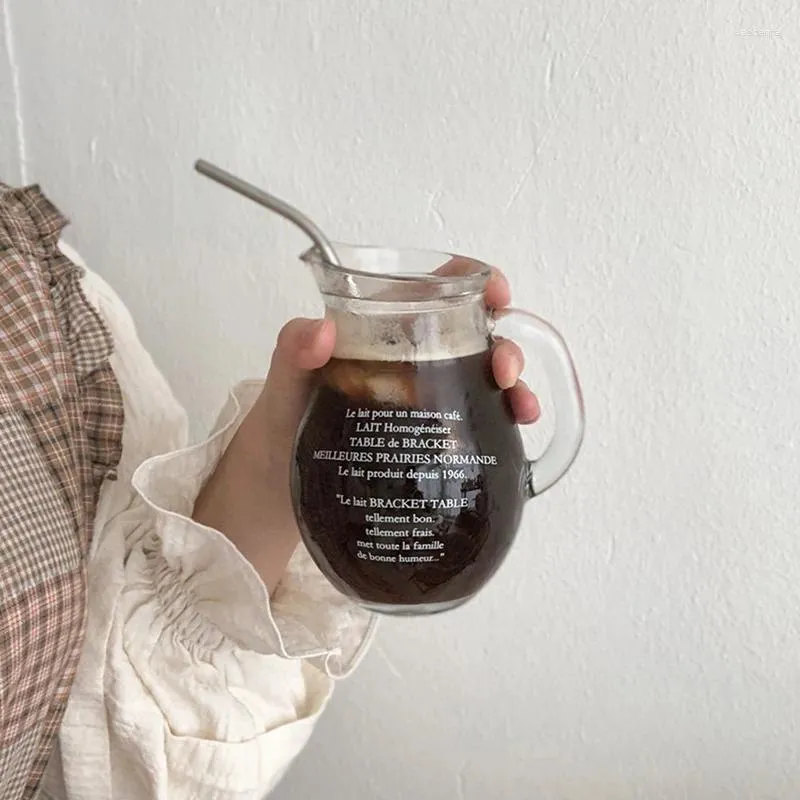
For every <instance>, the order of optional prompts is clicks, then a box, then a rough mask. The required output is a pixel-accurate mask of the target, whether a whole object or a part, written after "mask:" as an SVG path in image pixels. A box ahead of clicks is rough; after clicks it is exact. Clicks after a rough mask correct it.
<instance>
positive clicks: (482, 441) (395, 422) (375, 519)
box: [291, 244, 584, 615]
mask: <svg viewBox="0 0 800 800" xmlns="http://www.w3.org/2000/svg"><path fill="white" fill-rule="evenodd" d="M335 249H336V253H337V255H338V257H339V259H340V261H341V263H342V265H343V267H339V266H334V265H332V264H330V263H328V262H327V261H326V259H325V257H324V256H323V255H322V254H321V252H320V251H319V250H318V249H317V248H312V249H311V250H308V251H307V252H306V253H304V254H303V256H302V257H301V258H302V260H303V261H305V262H306V263H307V264H309V265H310V266H311V268H312V270H313V274H314V277H315V279H316V281H317V284H318V286H319V289H320V292H321V294H322V297H323V300H324V303H325V313H326V317H327V318H329V319H332V320H333V321H334V322H335V324H336V327H337V338H336V348H335V351H334V354H333V358H332V359H331V361H330V362H329V363H328V364H327V365H326V366H325V367H323V368H322V369H320V370H318V372H317V374H316V376H315V388H314V391H313V394H312V396H311V399H310V401H309V404H308V408H307V410H306V413H305V416H304V418H303V421H302V423H301V425H300V428H299V430H298V433H297V438H296V441H295V448H294V455H293V459H292V464H293V469H292V480H291V485H292V498H293V503H294V509H295V515H296V517H297V521H298V524H299V527H300V531H301V534H302V537H303V541H304V543H305V545H306V547H307V548H308V551H309V553H310V554H311V556H312V558H313V559H314V561H315V563H316V564H317V566H318V567H319V568H320V570H321V571H322V572H323V574H324V575H325V576H326V577H327V578H328V580H330V581H331V583H332V584H333V585H334V586H335V587H336V588H337V589H338V590H339V591H341V592H342V593H344V594H345V595H347V596H348V597H350V598H352V599H353V600H355V601H356V602H358V603H360V604H361V605H362V606H365V607H366V608H369V609H371V610H373V611H376V612H380V613H385V614H394V615H419V614H431V613H436V612H439V611H446V610H448V609H451V608H455V607H456V606H459V605H461V604H462V603H464V602H466V601H467V600H469V599H470V598H471V597H473V596H474V595H475V594H476V593H477V592H478V591H479V590H480V589H481V588H482V587H483V586H484V585H485V584H486V583H487V582H488V581H489V579H490V578H491V577H492V575H493V574H494V573H495V571H496V570H497V568H498V567H499V566H500V564H501V563H502V561H503V560H504V558H505V556H506V554H507V553H508V551H509V548H510V547H511V544H512V543H513V541H514V538H515V535H516V532H517V529H518V527H519V522H520V518H521V514H522V509H523V506H524V504H525V502H526V501H527V500H529V499H530V498H532V497H534V496H536V495H539V494H541V493H542V492H544V491H546V490H547V489H549V488H550V487H551V486H553V485H554V484H555V483H556V482H557V481H558V480H559V479H560V478H561V477H562V476H563V475H564V474H565V473H566V472H567V470H568V469H569V468H570V466H571V465H572V463H573V461H574V459H575V457H576V456H577V453H578V450H579V448H580V445H581V441H582V438H583V428H584V412H583V401H582V397H581V390H580V385H579V383H578V378H577V375H576V373H575V369H574V366H573V362H572V358H571V356H570V353H569V350H568V349H567V347H566V345H565V344H564V341H563V340H562V338H561V336H560V335H559V334H558V333H557V332H556V331H555V330H554V329H553V328H552V327H551V326H550V325H549V324H548V323H546V322H544V321H543V320H541V319H539V318H537V317H535V316H533V315H531V314H528V313H527V312H524V311H518V310H516V309H504V310H501V311H492V310H491V309H487V308H486V305H485V303H484V300H483V293H484V289H485V287H486V283H487V280H488V278H489V275H490V268H489V267H488V266H487V265H486V264H483V263H481V262H480V261H475V260H473V259H469V258H464V257H461V256H452V255H449V254H443V253H435V252H429V251H423V250H393V249H389V248H380V247H362V246H349V245H343V244H338V245H335ZM494 336H504V337H507V338H511V339H514V340H515V341H517V342H518V343H519V344H520V346H521V347H522V348H523V350H525V351H526V355H527V356H529V357H530V356H533V357H535V358H537V359H538V360H539V361H540V362H541V364H542V366H543V368H544V371H545V375H546V377H547V380H548V383H549V386H550V393H551V396H552V399H553V404H554V406H555V412H556V426H555V433H554V435H553V438H552V440H551V441H550V443H549V445H548V447H547V449H546V450H545V452H544V454H543V455H542V456H541V457H540V458H538V459H537V460H536V461H531V460H528V459H527V458H526V456H525V453H524V449H523V444H522V439H521V436H520V433H519V429H518V428H517V425H516V424H515V422H514V419H513V417H512V414H511V411H510V409H509V407H508V404H507V400H506V397H505V395H504V393H503V392H502V391H500V390H499V389H498V387H497V385H496V383H495V382H494V379H493V377H492V372H491V365H490V353H491V347H492V341H493V337H494Z"/></svg>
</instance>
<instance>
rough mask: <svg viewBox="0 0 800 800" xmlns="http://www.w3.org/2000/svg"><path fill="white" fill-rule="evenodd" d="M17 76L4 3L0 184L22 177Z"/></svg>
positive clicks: (0, 21)
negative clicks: (18, 133)
mask: <svg viewBox="0 0 800 800" xmlns="http://www.w3.org/2000/svg"><path fill="white" fill-rule="evenodd" d="M16 75H17V71H16V67H15V63H14V52H13V42H12V41H11V34H10V30H9V27H8V22H7V20H6V7H5V4H0V182H2V183H6V184H9V185H11V186H13V185H15V184H17V183H19V181H20V180H21V178H22V176H21V175H20V166H21V165H20V150H19V138H18V135H17V120H18V116H17V112H18V105H17V95H18V92H17V87H16V86H15V78H16Z"/></svg>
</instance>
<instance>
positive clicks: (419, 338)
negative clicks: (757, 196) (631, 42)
mask: <svg viewBox="0 0 800 800" xmlns="http://www.w3.org/2000/svg"><path fill="white" fill-rule="evenodd" d="M326 316H327V318H328V319H331V320H333V322H334V323H335V324H336V330H337V336H336V348H335V350H334V353H333V356H334V358H338V359H343V360H352V361H396V362H420V361H444V360H446V359H451V358H464V357H466V356H471V355H475V354H476V353H480V352H483V351H484V350H486V349H487V346H488V344H487V343H488V337H489V326H488V317H487V314H486V311H485V308H484V306H483V304H482V303H481V302H474V301H473V302H468V303H463V304H461V305H457V306H448V307H445V308H442V309H441V310H439V311H435V312H432V311H429V310H426V311H425V312H424V313H406V314H380V313H374V314H371V313H367V314H363V313H354V310H351V309H337V308H330V307H329V308H328V310H327V312H326Z"/></svg>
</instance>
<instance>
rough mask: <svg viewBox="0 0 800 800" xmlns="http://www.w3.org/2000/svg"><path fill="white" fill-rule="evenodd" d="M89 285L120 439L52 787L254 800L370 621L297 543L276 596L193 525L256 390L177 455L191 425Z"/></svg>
mask: <svg viewBox="0 0 800 800" xmlns="http://www.w3.org/2000/svg"><path fill="white" fill-rule="evenodd" d="M86 291H87V296H89V297H90V300H93V301H94V302H95V304H96V306H97V307H98V308H100V310H101V313H103V315H104V316H105V317H106V319H107V321H108V324H109V327H110V328H111V329H112V333H113V334H114V337H115V341H116V343H117V353H116V354H115V359H117V362H116V363H115V371H116V372H117V376H118V379H119V381H120V385H121V387H122V390H123V395H124V397H125V402H126V414H127V417H126V431H125V440H124V442H123V463H122V464H121V465H120V469H119V480H118V481H117V482H116V483H115V484H110V485H109V486H108V488H107V491H106V490H104V493H103V495H102V496H101V500H100V505H99V508H98V517H97V526H96V528H97V530H96V533H95V541H94V552H93V555H92V559H91V562H90V565H89V576H88V579H89V587H88V591H89V617H88V623H87V625H88V627H87V636H86V645H85V648H84V652H83V656H82V660H81V664H80V667H79V670H78V676H77V679H76V682H75V685H74V687H73V691H72V694H71V696H70V702H69V707H68V710H67V714H66V717H65V720H64V723H63V726H62V730H61V734H60V737H59V745H60V753H59V756H58V757H57V758H56V759H55V760H54V765H53V767H52V769H51V770H50V773H51V774H50V776H49V778H48V791H49V792H50V794H51V796H53V797H60V796H64V797H67V798H70V800H72V798H74V800H94V798H98V800H99V798H108V797H120V798H130V800H139V799H140V798H141V800H144V798H147V800H182V798H186V799H187V800H188V799H189V798H193V799H194V798H203V800H206V798H207V799H208V800H217V799H218V800H228V799H229V798H230V799H231V800H232V799H233V798H237V800H242V799H244V798H254V799H255V798H258V800H261V798H264V797H265V795H266V794H267V793H268V792H269V791H270V790H271V789H272V788H273V787H274V785H275V784H276V783H277V782H278V781H279V780H280V778H281V777H282V775H283V774H284V772H285V770H286V768H287V767H288V766H289V764H290V763H291V761H292V760H293V759H294V757H295V756H296V755H297V754H298V753H299V752H300V750H301V749H302V748H303V746H304V745H305V743H306V742H307V740H308V737H309V736H310V734H311V732H312V729H313V727H314V724H315V722H316V720H317V718H318V716H319V714H320V713H321V711H322V710H323V709H324V708H325V705H326V704H327V702H328V699H329V698H330V695H331V692H332V688H333V681H334V679H336V678H340V677H343V676H346V675H347V674H348V673H350V672H351V671H352V670H353V668H354V667H355V666H356V665H357V663H358V662H359V660H360V658H361V656H362V655H363V653H364V651H365V648H366V645H367V643H368V642H369V641H370V639H371V634H372V631H373V627H374V623H373V618H372V617H371V616H370V615H369V614H367V613H366V612H364V611H363V610H361V609H360V608H358V607H356V606H354V605H353V604H352V603H350V602H349V601H348V600H347V599H346V598H344V597H343V596H342V595H340V594H339V593H338V592H336V591H335V590H334V589H333V588H332V587H331V586H330V584H328V582H327V581H326V580H325V579H324V578H323V577H322V575H321V573H320V572H319V571H318V570H317V569H316V567H315V566H314V565H313V563H312V562H311V560H310V558H309V556H308V554H307V553H306V551H305V549H304V548H302V547H301V548H299V549H298V551H297V552H296V553H295V555H294V557H293V558H292V561H291V563H290V565H289V568H288V570H287V572H286V574H285V576H284V578H283V580H282V582H281V584H280V586H279V588H278V589H277V590H276V592H275V594H274V596H273V598H272V600H270V598H269V597H268V594H267V591H266V589H265V587H264V584H263V583H262V581H261V579H260V578H259V576H258V574H257V573H256V572H255V570H254V569H253V568H252V566H251V565H250V563H249V562H248V561H246V560H245V559H244V558H243V557H242V555H241V554H240V553H239V552H238V551H237V549H236V548H235V546H234V545H233V544H232V543H231V542H230V541H229V540H228V539H227V538H225V537H224V536H223V535H222V534H221V533H219V532H218V531H215V530H212V529H210V528H207V527H204V526H202V525H199V524H197V523H195V522H193V521H192V520H191V518H190V517H191V512H192V508H193V506H194V500H195V497H196V496H197V494H198V492H199V490H200V488H201V486H202V485H203V483H204V482H205V480H206V478H207V477H208V476H209V475H210V474H211V473H212V472H213V470H214V468H215V466H216V464H217V461H218V460H219V458H220V456H221V455H222V453H223V452H224V450H225V448H226V447H227V445H228V443H229V442H230V440H231V439H232V437H233V435H234V433H235V431H236V429H237V427H238V424H239V422H240V421H241V420H242V418H243V417H244V415H245V414H246V413H247V411H248V409H249V408H250V406H251V405H252V403H253V402H254V401H255V399H256V397H257V395H258V393H259V391H260V383H246V384H241V385H240V386H239V387H237V388H236V390H235V391H234V392H233V393H232V395H231V397H230V399H229V401H228V404H227V405H226V407H225V409H224V410H223V412H222V414H221V415H220V418H219V421H218V424H217V426H216V428H215V430H214V432H213V433H212V435H211V437H210V438H209V439H208V440H207V441H204V442H202V443H200V444H197V445H195V446H192V447H185V436H186V434H185V428H186V426H185V416H184V414H183V412H182V410H181V409H180V407H179V406H178V405H177V404H176V403H175V401H174V398H173V397H172V395H171V393H169V390H168V387H166V384H165V383H164V381H163V378H161V376H160V375H159V374H158V372H157V370H155V367H154V366H153V365H152V362H151V361H150V360H149V357H147V355H146V354H145V353H144V351H143V350H142V349H141V345H140V344H139V343H138V339H136V337H135V331H134V329H133V325H132V323H131V322H130V319H129V317H128V316H127V312H125V310H124V308H122V307H121V303H120V302H119V300H118V299H117V298H116V297H115V296H114V295H113V293H112V292H111V290H110V289H108V287H107V286H105V284H103V283H102V282H101V281H99V280H98V279H96V276H90V285H89V286H87V289H86ZM167 449H169V450H170V452H167V453H164V454H161V455H159V454H158V453H159V452H161V451H163V450H167ZM265 535H268V531H265ZM62 770H63V779H64V782H63V786H59V785H58V784H60V780H58V779H57V777H56V774H57V773H58V772H61V771H62Z"/></svg>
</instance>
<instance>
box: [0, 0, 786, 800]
mask: <svg viewBox="0 0 800 800" xmlns="http://www.w3.org/2000/svg"><path fill="white" fill-rule="evenodd" d="M10 6H11V12H12V14H11V16H12V22H13V33H14V40H15V43H16V50H17V58H18V61H19V63H20V75H21V87H22V111H23V118H24V127H25V131H26V140H25V146H26V152H27V163H26V167H27V172H28V175H29V176H30V178H31V179H32V180H34V179H35V180H40V181H42V182H43V183H44V185H45V186H46V187H47V189H48V190H49V192H50V193H51V195H52V196H53V197H54V198H55V199H56V200H57V202H58V203H60V204H61V205H62V206H63V208H64V209H66V210H67V211H68V212H69V213H70V214H71V216H72V218H73V220H74V223H75V225H74V230H73V237H74V240H75V241H76V242H77V244H78V245H79V246H80V248H81V249H82V250H83V251H84V253H85V255H86V257H87V258H88V259H89V260H90V263H92V264H93V265H95V267H96V268H98V269H100V270H101V271H103V272H104V273H105V274H106V275H107V276H108V277H109V278H110V279H112V281H113V282H114V284H115V285H116V286H117V287H118V289H119V291H120V292H121V293H122V295H123V296H124V298H125V299H126V300H127V302H128V303H129V304H130V306H131V308H132V310H133V312H134V313H135V315H136V317H137V318H138V320H139V323H140V326H141V331H142V334H143V337H144V339H145V340H146V343H147V344H148V345H149V346H150V347H151V348H152V349H153V351H154V352H155V355H156V356H157V358H158V360H159V362H160V363H161V364H162V365H163V367H164V369H165V370H166V372H167V374H168V375H169V377H170V379H171V380H172V381H173V382H174V385H175V387H176V388H177V391H178V392H179V394H180V396H181V397H182V399H183V400H185V401H186V402H187V403H188V404H189V406H190V408H191V410H192V412H193V413H194V415H195V418H196V420H197V421H198V430H200V426H201V425H205V424H206V423H207V422H208V421H209V420H210V419H211V417H212V416H213V413H214V411H215V409H216V407H217V405H218V404H219V402H220V400H221V398H222V395H223V392H224V390H225V387H226V386H227V384H229V383H230V382H232V381H233V380H234V379H236V378H237V377H239V376H241V375H244V374H248V373H252V372H259V371H261V370H263V368H264V366H265V364H266V363H267V358H268V354H269V351H270V347H271V344H272V342H273V338H274V335H275V333H276V331H277V330H278V328H279V326H280V324H281V323H282V321H283V320H284V318H285V317H286V316H287V315H288V314H297V313H307V312H311V311H314V310H315V309H317V308H318V305H317V301H316V299H315V297H314V289H313V286H312V283H311V280H310V278H309V277H308V276H307V275H306V274H305V272H304V271H303V269H302V268H301V266H299V264H298V263H296V262H295V261H294V255H295V254H296V253H297V252H298V251H299V250H300V249H301V248H302V247H303V246H304V245H305V243H304V242H303V240H302V239H301V238H299V237H298V236H297V235H296V234H295V233H294V232H293V231H290V230H288V229H287V228H286V227H285V226H284V225H283V224H281V223H280V222H278V221H276V220H274V219H270V218H269V217H266V216H265V215H264V214H262V213H260V212H259V211H258V210H257V209H256V208H254V207H250V206H248V205H247V204H245V202H244V201H240V200H239V199H237V198H236V197H234V196H232V195H229V194H227V193H225V192H223V191H222V190H221V189H218V188H217V187H215V186H213V185H211V184H209V183H208V182H206V181H204V180H202V179H201V178H199V177H197V176H195V175H194V174H193V172H192V170H191V166H192V162H193V160H194V159H195V158H196V157H198V156H204V157H207V158H210V159H212V160H217V161H218V162H220V163H221V164H222V165H224V166H227V167H229V168H231V169H233V170H235V171H237V172H239V173H240V174H242V175H244V176H246V177H249V178H251V179H253V180H255V181H256V182H260V183H262V184H264V185H266V186H268V187H270V188H271V189H272V190H274V191H275V192H277V193H278V194H281V195H284V196H286V197H287V198H289V199H292V200H294V201H295V202H296V203H297V204H299V205H300V206H301V207H303V208H305V209H307V210H308V211H309V212H310V213H311V214H312V215H313V216H315V217H316V218H317V220H318V221H319V222H320V223H321V224H322V226H323V227H324V228H325V229H327V230H328V231H330V233H331V234H332V235H333V236H336V237H339V238H344V239H357V240H377V241H389V242H397V243H403V244H410V245H422V246H425V245H428V246H440V247H451V248H453V249H456V250H458V251H464V252H467V253H472V254H477V255H480V256H484V257H486V258H489V259H492V260H494V261H496V262H498V263H499V264H502V265H504V266H505V268H506V269H507V271H508V273H509V275H510V276H511V278H512V279H513V281H514V284H515V286H516V295H517V298H518V300H519V302H520V303H521V304H524V305H527V306H530V307H531V308H532V309H534V310H535V311H537V312H539V313H541V314H542V315H544V316H547V317H549V318H551V319H552V320H553V321H554V322H555V323H556V324H557V325H558V327H560V328H561V329H562V331H563V333H564V334H565V336H566V337H567V339H568V340H569V341H570V342H571V344H572V347H573V349H574V352H575V355H576V358H577V360H578V363H579V365H580V369H581V374H582V377H583V381H584V384H585V389H586V400H587V406H588V411H589V429H588V438H587V442H586V447H585V450H584V452H583V454H582V457H581V459H580V460H579V462H578V464H577V466H576V467H575V469H574V472H573V473H572V474H571V476H570V478H569V479H568V480H566V481H565V482H564V483H563V484H562V485H560V487H559V488H558V489H556V490H554V491H553V492H552V493H550V494H549V495H547V496H545V497H544V498H542V499H541V500H539V501H538V502H536V504H535V506H534V507H532V508H531V509H530V510H529V513H528V516H527V517H526V520H525V525H524V529H523V530H522V532H521V535H520V538H519V542H518V545H517V546H516V549H515V551H514V554H513V558H512V559H511V560H510V561H509V562H508V563H507V565H506V566H505V567H504V569H503V570H502V572H501V573H500V575H499V576H498V577H497V579H496V580H495V581H494V583H493V584H492V585H491V586H490V587H489V588H488V589H487V590H486V592H485V594H484V595H483V596H482V597H481V598H480V599H479V600H478V601H476V602H475V603H473V604H472V605H469V606H468V607H467V608H465V609H463V610H461V611H458V612H455V613H452V614H449V615H444V616H442V617H441V618H437V619H431V620H427V621H416V622H408V623H390V624H386V625H385V626H384V628H383V631H382V633H381V636H380V639H379V642H378V644H377V646H376V647H375V649H374V651H373V652H372V654H371V655H370V656H369V658H368V660H367V662H366V663H365V665H364V667H363V669H362V670H361V672H360V673H359V674H358V676H357V677H356V678H355V679H354V680H353V681H351V682H350V683H348V684H347V685H345V686H344V687H342V689H341V691H340V693H339V695H338V697H337V698H336V700H335V702H334V705H333V707H332V709H331V711H330V713H329V715H328V716H327V718H326V719H325V720H324V722H323V723H322V725H321V728H320V730H319V734H318V735H317V736H316V737H315V739H314V741H313V743H312V745H311V746H310V748H309V749H308V751H307V752H306V753H305V754H304V756H303V757H302V758H301V759H300V761H299V762H298V764H297V765H296V768H295V769H294V770H293V772H292V773H291V775H290V776H289V777H288V779H287V781H286V783H285V784H284V785H283V786H282V787H281V789H280V790H279V791H278V793H277V797H278V798H279V799H280V800H306V799H307V798H309V797H313V796H322V797H330V798H335V799H336V800H338V799H339V798H341V799H342V800H344V799H345V798H353V799H354V800H409V798H414V799H415V800H442V799H443V798H460V800H484V798H489V797H491V798H496V799H497V800H505V798H514V799H515V800H516V798H537V800H538V798H569V799H570V800H617V799H618V798H643V797H646V798H649V799H650V800H657V799H658V798H665V799H666V798H668V799H669V800H674V799H675V798H680V797H692V798H704V800H717V798H719V800H728V798H732V797H737V798H745V797H748V798H749V797H753V798H767V797H769V798H781V799H783V798H786V800H789V799H790V798H791V799H793V800H794V799H795V798H797V797H798V796H799V795H800V735H799V734H800V731H798V717H799V716H800V639H799V638H798V632H799V631H798V629H799V628H800V616H799V615H798V606H799V604H800V536H798V532H799V530H800V511H798V499H797V480H798V474H800V440H798V421H799V419H800V417H799V415H798V400H797V398H798V397H799V396H800V371H799V370H798V369H797V361H798V347H799V346H800V334H798V330H797V327H798V322H797V320H798V310H799V309H798V307H799V306H800V285H799V284H798V277H797V264H798V260H800V225H798V199H797V198H798V159H799V158H800V156H799V155H798V154H800V149H799V148H798V140H797V123H798V116H799V115H800V103H799V102H798V95H797V86H798V85H800V60H798V41H799V39H798V27H797V22H798V14H797V10H796V9H795V8H793V5H792V0H771V1H770V2H767V0H750V2H747V3H744V2H733V3H731V2H725V1H724V0H718V1H717V2H711V1H710V0H706V2H697V0H679V1H678V2H671V3H658V2H646V0H610V1H609V2H602V3H597V2H590V0H559V1H558V2H556V0H549V1H548V2H544V3H541V4H539V3H537V4H534V3H529V2H525V0H504V1H503V2H498V0H472V2H463V3H458V2H455V0H436V2H433V1H432V0H428V1H427V2H423V1H422V0H405V2H394V3H389V2H379V0H350V1H349V2H345V0H338V2H334V1H333V0H328V2H323V0H307V1H306V2H299V1H298V0H295V2H279V1H278V0H249V1H247V2H245V0H240V2H236V3H233V2H231V3H221V2H218V0H216V1H215V0H137V2H128V0H82V2H80V3H64V2H62V1H61V0H10ZM753 27H757V28H760V29H770V30H772V31H778V32H779V33H780V34H781V35H780V36H777V35H767V36H753V35H741V30H742V29H745V28H748V29H749V28H753ZM3 103H4V104H6V105H7V103H8V101H7V99H4V100H3ZM6 105H4V106H3V107H4V108H5V107H6ZM2 124H3V128H2V132H3V135H4V136H5V135H7V132H6V127H7V123H6V122H5V121H4V122H3V123H2ZM3 141H4V142H5V139H4V140H3ZM5 155H6V154H4V156H5ZM541 430H546V428H541Z"/></svg>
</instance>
